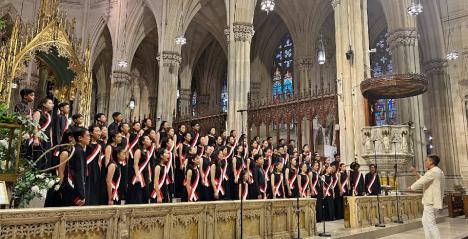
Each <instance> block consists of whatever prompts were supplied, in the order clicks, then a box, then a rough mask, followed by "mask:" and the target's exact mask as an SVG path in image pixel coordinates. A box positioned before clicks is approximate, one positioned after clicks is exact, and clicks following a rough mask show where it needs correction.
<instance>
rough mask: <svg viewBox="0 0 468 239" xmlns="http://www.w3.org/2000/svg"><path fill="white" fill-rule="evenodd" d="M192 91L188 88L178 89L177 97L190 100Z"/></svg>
mask: <svg viewBox="0 0 468 239" xmlns="http://www.w3.org/2000/svg"><path fill="white" fill-rule="evenodd" d="M191 94H192V91H191V90H189V89H180V90H179V99H181V100H190V98H191Z"/></svg>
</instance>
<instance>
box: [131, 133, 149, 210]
mask: <svg viewBox="0 0 468 239" xmlns="http://www.w3.org/2000/svg"><path fill="white" fill-rule="evenodd" d="M139 144H140V147H139V148H137V149H136V150H135V152H134V153H133V160H132V158H130V161H133V162H131V165H132V168H131V169H129V175H128V176H129V177H128V178H129V179H130V180H131V181H130V184H129V186H128V194H127V197H128V198H127V200H128V204H140V203H145V204H146V203H148V199H149V196H150V195H149V184H150V172H151V171H150V170H151V169H150V168H151V167H150V166H149V162H150V161H151V157H152V155H151V150H152V147H151V146H152V142H151V139H150V138H149V136H148V135H144V136H141V137H140V139H139Z"/></svg>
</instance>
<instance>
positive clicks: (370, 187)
mask: <svg viewBox="0 0 468 239" xmlns="http://www.w3.org/2000/svg"><path fill="white" fill-rule="evenodd" d="M376 177H377V173H374V176H373V177H372V180H371V181H370V184H369V185H367V191H368V192H369V193H372V185H374V182H375V178H376Z"/></svg>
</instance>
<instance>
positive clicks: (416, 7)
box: [408, 1, 423, 16]
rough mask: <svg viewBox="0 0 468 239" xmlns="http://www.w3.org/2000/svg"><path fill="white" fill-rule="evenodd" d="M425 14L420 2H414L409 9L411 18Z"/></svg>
mask: <svg viewBox="0 0 468 239" xmlns="http://www.w3.org/2000/svg"><path fill="white" fill-rule="evenodd" d="M422 12H423V6H422V4H421V3H420V2H419V1H418V2H417V3H416V2H412V3H411V5H410V6H409V7H408V14H409V15H410V16H417V15H419V14H421V13H422Z"/></svg>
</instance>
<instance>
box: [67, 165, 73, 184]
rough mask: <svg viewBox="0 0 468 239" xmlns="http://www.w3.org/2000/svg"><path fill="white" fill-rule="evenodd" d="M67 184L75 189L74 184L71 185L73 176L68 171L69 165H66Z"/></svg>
mask: <svg viewBox="0 0 468 239" xmlns="http://www.w3.org/2000/svg"><path fill="white" fill-rule="evenodd" d="M67 180H68V184H69V185H70V187H72V188H75V184H73V176H72V173H71V170H70V165H68V176H67Z"/></svg>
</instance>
